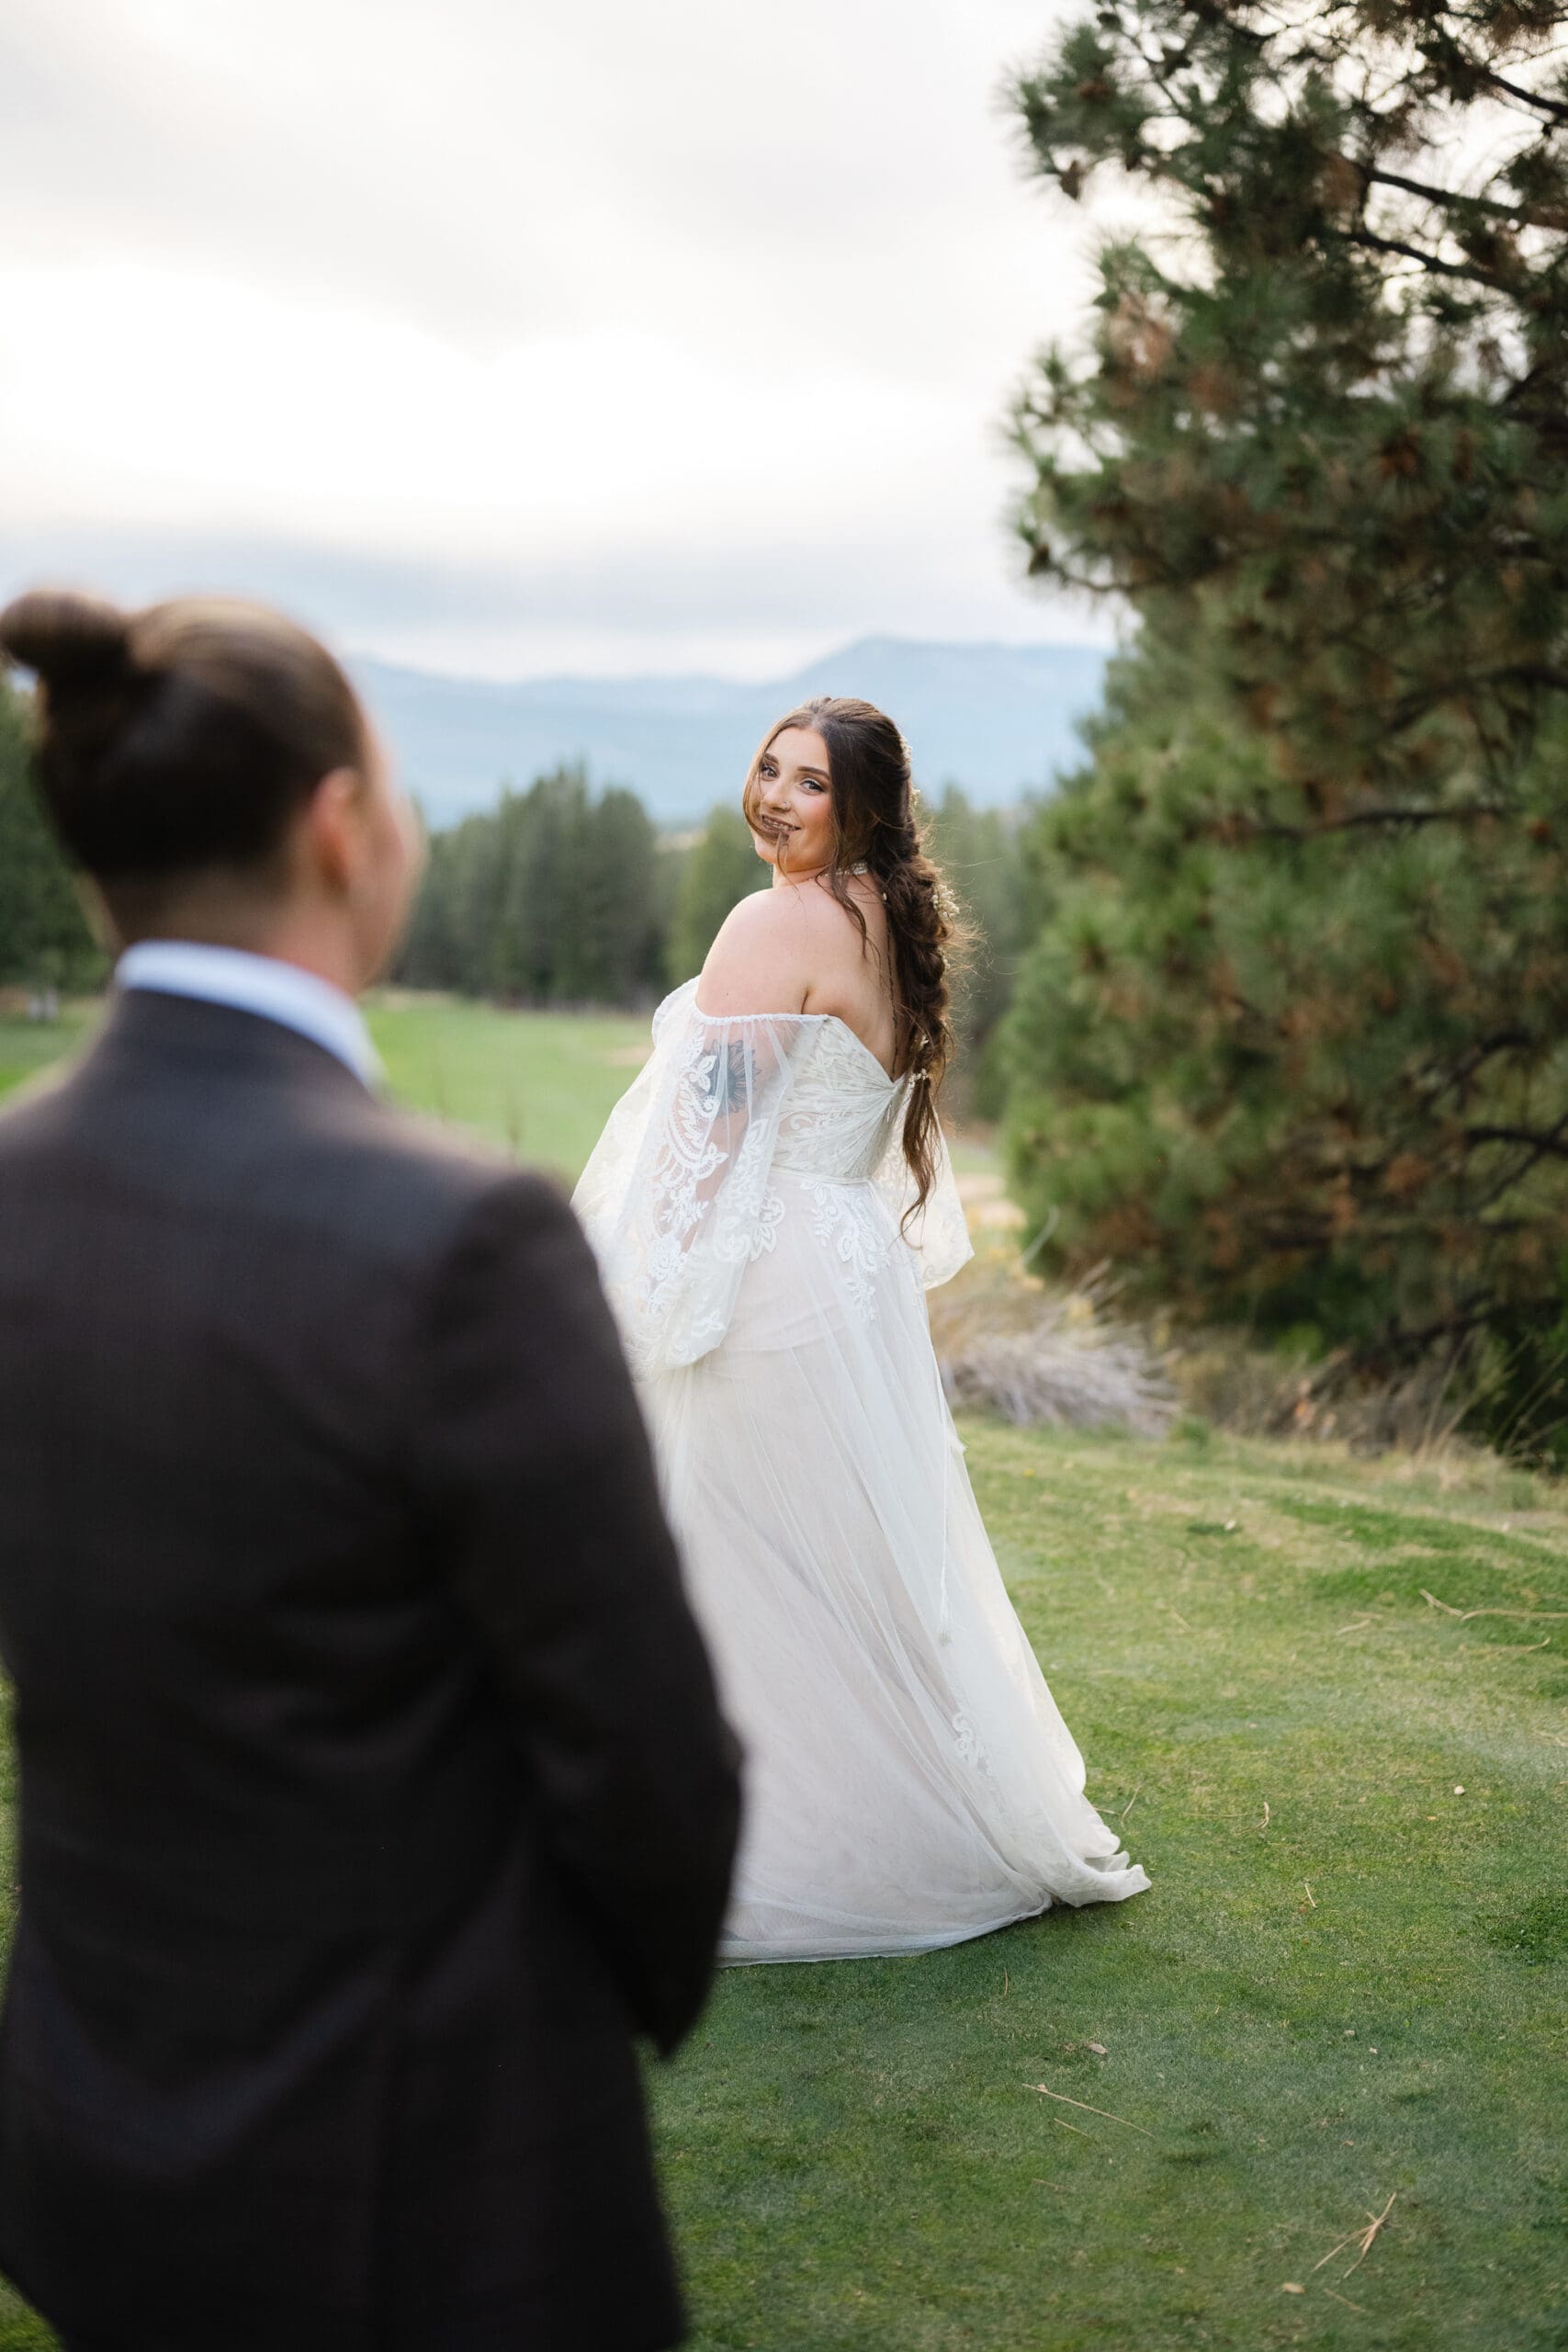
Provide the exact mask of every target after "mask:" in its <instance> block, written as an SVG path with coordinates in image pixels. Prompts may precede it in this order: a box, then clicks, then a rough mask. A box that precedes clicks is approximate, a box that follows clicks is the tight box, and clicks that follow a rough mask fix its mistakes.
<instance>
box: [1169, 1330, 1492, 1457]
mask: <svg viewBox="0 0 1568 2352" xmlns="http://www.w3.org/2000/svg"><path fill="white" fill-rule="evenodd" d="M1168 1362H1169V1364H1170V1371H1171V1377H1172V1380H1173V1381H1174V1383H1175V1385H1176V1388H1177V1391H1178V1393H1179V1396H1180V1398H1181V1402H1182V1406H1183V1408H1185V1410H1186V1411H1188V1412H1189V1413H1191V1414H1194V1415H1196V1416H1197V1417H1198V1418H1199V1419H1202V1420H1206V1421H1210V1422H1212V1423H1213V1425H1214V1427H1215V1428H1217V1429H1224V1430H1233V1431H1234V1432H1235V1435H1236V1436H1238V1437H1291V1438H1306V1439H1316V1440H1321V1439H1335V1440H1337V1441H1338V1442H1340V1443H1342V1444H1343V1445H1345V1446H1347V1447H1348V1450H1349V1451H1350V1452H1351V1453H1365V1454H1376V1453H1413V1454H1420V1455H1422V1456H1426V1457H1430V1456H1433V1455H1435V1454H1438V1453H1442V1452H1443V1451H1445V1450H1446V1449H1450V1448H1459V1449H1461V1450H1465V1449H1466V1447H1467V1442H1466V1441H1465V1440H1463V1439H1462V1438H1461V1437H1460V1436H1459V1435H1458V1434H1457V1431H1458V1427H1459V1423H1460V1421H1461V1419H1463V1416H1464V1414H1465V1412H1466V1410H1467V1408H1468V1407H1469V1405H1470V1403H1471V1401H1472V1399H1471V1396H1470V1393H1469V1390H1468V1388H1466V1387H1464V1386H1463V1385H1462V1384H1461V1383H1459V1382H1456V1380H1455V1379H1454V1377H1453V1374H1452V1372H1451V1369H1450V1367H1448V1366H1446V1365H1444V1364H1441V1363H1437V1362H1435V1361H1428V1362H1427V1363H1423V1364H1417V1365H1416V1366H1415V1367H1414V1368H1413V1369H1412V1370H1411V1371H1410V1372H1408V1373H1406V1374H1404V1375H1403V1376H1402V1377H1401V1378H1399V1379H1396V1380H1389V1381H1382V1382H1372V1381H1369V1380H1367V1379H1366V1378H1365V1377H1364V1376H1358V1375H1357V1374H1356V1372H1355V1370H1354V1368H1353V1366H1352V1364H1351V1362H1350V1357H1349V1351H1348V1350H1347V1349H1343V1348H1338V1349H1334V1350H1332V1351H1330V1352H1329V1353H1328V1354H1327V1355H1325V1356H1323V1357H1321V1358H1319V1359H1318V1360H1316V1361H1315V1362H1313V1363H1303V1361H1302V1360H1301V1359H1300V1358H1299V1357H1297V1358H1294V1359H1292V1357H1290V1356H1289V1355H1281V1354H1279V1353H1269V1352H1268V1351H1265V1350H1263V1349H1261V1348H1259V1347H1258V1346H1256V1345H1255V1344H1252V1343H1249V1341H1248V1340H1247V1335H1246V1334H1245V1332H1236V1331H1223V1330H1221V1331H1201V1332H1196V1333H1194V1334H1193V1335H1192V1337H1191V1339H1190V1340H1188V1341H1186V1342H1185V1343H1184V1344H1183V1345H1182V1346H1181V1347H1180V1348H1179V1349H1177V1350H1175V1351H1172V1353H1171V1354H1170V1356H1169V1358H1168ZM1469 1450H1472V1451H1480V1452H1483V1453H1484V1452H1485V1450H1486V1449H1485V1448H1479V1449H1474V1448H1470V1449H1469Z"/></svg>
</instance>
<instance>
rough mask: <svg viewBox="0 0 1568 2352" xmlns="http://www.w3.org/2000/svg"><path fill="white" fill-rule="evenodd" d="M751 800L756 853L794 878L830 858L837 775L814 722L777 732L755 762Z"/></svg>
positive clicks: (816, 869) (811, 871)
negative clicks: (832, 768) (813, 725)
mask: <svg viewBox="0 0 1568 2352" xmlns="http://www.w3.org/2000/svg"><path fill="white" fill-rule="evenodd" d="M751 805H752V815H751V818H750V825H751V839H752V842H753V843H754V844H755V847H756V851H757V854H758V856H759V857H761V858H765V859H766V861H767V863H768V864H769V865H772V866H776V867H778V868H779V870H780V872H781V873H783V874H784V875H787V876H788V877H789V879H790V880H791V881H792V882H793V881H795V880H796V879H797V878H799V877H801V876H805V875H807V874H819V873H820V872H821V871H822V869H823V867H824V866H825V865H828V864H829V861H830V859H831V857H832V854H833V779H832V771H831V769H830V767H829V762H828V746H827V744H826V743H825V742H824V741H823V740H822V738H821V736H820V735H818V733H817V731H816V729H815V728H810V727H786V728H784V729H783V731H782V732H781V733H780V734H777V735H775V736H774V737H773V741H772V742H771V743H770V744H769V745H768V748H767V750H766V751H765V752H763V753H762V754H761V758H760V759H759V760H758V762H757V775H756V782H755V785H754V786H753V788H752V793H751ZM781 851H782V853H783V854H782V858H781Z"/></svg>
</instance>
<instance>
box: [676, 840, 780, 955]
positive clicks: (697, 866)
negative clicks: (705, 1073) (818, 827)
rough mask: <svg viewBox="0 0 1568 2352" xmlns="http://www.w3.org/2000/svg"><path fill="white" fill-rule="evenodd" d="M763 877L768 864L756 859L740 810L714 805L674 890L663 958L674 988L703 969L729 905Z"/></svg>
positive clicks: (757, 886)
mask: <svg viewBox="0 0 1568 2352" xmlns="http://www.w3.org/2000/svg"><path fill="white" fill-rule="evenodd" d="M766 881H767V868H766V867H765V866H764V865H761V864H760V863H759V861H758V857H757V852H756V847H755V845H754V843H753V842H752V839H751V835H750V831H749V830H748V828H747V824H746V820H745V819H744V817H742V816H741V814H740V811H739V809H732V808H728V807H720V808H717V809H714V810H713V811H712V812H711V813H710V815H709V817H708V820H707V823H706V824H705V826H704V828H703V830H702V831H701V833H700V834H699V835H698V837H697V839H696V840H695V841H694V842H693V843H692V846H691V847H690V849H688V850H687V852H686V854H685V862H684V864H683V865H682V869H681V876H680V881H679V883H678V885H677V888H676V896H675V911H674V917H673V920H672V922H671V927H670V944H669V947H668V949H667V951H666V956H665V973H666V976H667V978H668V979H669V981H670V984H671V987H672V988H678V987H679V986H680V984H681V982H682V980H689V979H690V978H692V976H693V974H694V973H695V972H700V971H701V970H702V967H703V958H704V957H705V956H706V954H707V952H708V949H709V948H710V947H711V946H712V945H713V943H714V940H715V938H716V935H717V933H718V928H719V925H720V924H721V923H722V922H723V921H724V918H725V916H726V915H727V914H728V912H729V910H730V908H731V907H733V906H734V905H735V904H736V902H737V901H738V900H739V899H744V898H745V897H747V896H748V894H749V893H750V891H752V890H758V889H761V888H763V887H764V886H765V884H766Z"/></svg>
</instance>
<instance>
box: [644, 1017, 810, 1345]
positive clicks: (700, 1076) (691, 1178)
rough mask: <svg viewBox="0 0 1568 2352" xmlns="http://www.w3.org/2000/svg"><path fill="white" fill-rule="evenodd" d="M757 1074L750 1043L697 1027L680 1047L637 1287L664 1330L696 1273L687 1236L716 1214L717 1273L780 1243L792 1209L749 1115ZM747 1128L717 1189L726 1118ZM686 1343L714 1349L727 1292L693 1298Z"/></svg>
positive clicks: (713, 1249) (713, 1253) (711, 1252)
mask: <svg viewBox="0 0 1568 2352" xmlns="http://www.w3.org/2000/svg"><path fill="white" fill-rule="evenodd" d="M752 1082H753V1072H752V1069H751V1067H750V1052H749V1049H748V1047H747V1046H746V1045H745V1044H743V1043H741V1042H738V1041H736V1040H734V1039H729V1040H727V1041H726V1043H725V1044H724V1045H723V1046H718V1047H715V1046H712V1045H710V1044H709V1042H708V1040H707V1039H706V1037H705V1035H704V1033H703V1031H702V1029H701V1028H698V1029H695V1030H694V1033H693V1034H692V1035H691V1036H690V1037H689V1038H688V1039H687V1040H686V1041H685V1042H684V1044H683V1046H682V1049H681V1055H680V1060H679V1064H678V1067H677V1070H676V1077H675V1083H674V1087H673V1089H672V1091H671V1098H670V1106H669V1117H668V1121H667V1123H666V1125H665V1127H664V1130H663V1135H662V1138H661V1142H660V1149H659V1151H658V1154H657V1157H656V1158H655V1159H654V1161H653V1165H652V1168H651V1170H649V1193H650V1196H651V1197H650V1200H649V1209H650V1212H651V1216H650V1224H651V1227H652V1230H653V1234H654V1239H653V1241H652V1244H651V1246H650V1248H649V1252H648V1258H647V1262H646V1264H645V1265H644V1266H643V1268H642V1269H641V1271H640V1272H639V1273H638V1275H637V1278H636V1279H635V1281H634V1282H633V1283H632V1284H631V1285H630V1291H631V1296H632V1299H633V1301H634V1302H635V1305H636V1306H637V1311H638V1313H639V1315H640V1316H641V1317H644V1318H645V1320H646V1322H647V1324H648V1325H649V1327H650V1328H651V1329H661V1328H662V1326H663V1324H664V1322H665V1320H666V1317H667V1316H668V1315H669V1313H670V1311H671V1308H672V1307H673V1306H674V1304H675V1302H676V1300H677V1299H678V1297H679V1296H680V1295H681V1293H682V1290H683V1289H684V1288H685V1287H686V1285H687V1283H688V1279H689V1276H690V1272H691V1269H690V1266H689V1263H688V1244H687V1237H688V1236H689V1235H690V1233H691V1232H692V1229H693V1227H694V1226H697V1225H700V1224H701V1223H702V1221H703V1219H704V1218H705V1217H710V1218H711V1232H710V1238H709V1248H708V1251H707V1258H708V1261H709V1263H710V1264H712V1265H713V1266H716V1267H726V1268H728V1267H735V1266H743V1265H747V1264H750V1262H751V1261H753V1260H754V1259H757V1258H760V1257H761V1255H762V1252H763V1251H764V1250H772V1249H773V1247H774V1245H775V1244H776V1242H777V1240H778V1235H779V1224H780V1221H781V1219H782V1218H783V1216H784V1201H783V1199H782V1198H781V1196H780V1195H779V1194H778V1193H776V1192H774V1191H773V1189H772V1187H771V1186H770V1184H769V1182H768V1177H769V1172H770V1162H771V1158H772V1152H771V1147H770V1148H764V1145H765V1144H766V1143H768V1140H769V1139H768V1138H767V1136H766V1131H765V1129H764V1128H762V1127H759V1126H758V1125H754V1124H753V1123H752V1122H751V1120H750V1118H749V1116H748V1112H749V1109H750V1098H751V1092H752ZM727 1119H728V1120H732V1121H734V1122H736V1123H737V1124H738V1125H739V1131H740V1132H739V1146H738V1148H737V1149H736V1151H735V1153H734V1155H733V1165H732V1166H731V1167H730V1168H729V1171H728V1174H727V1175H725V1176H723V1177H722V1178H721V1179H720V1181H719V1182H718V1183H717V1184H714V1183H713V1181H712V1180H713V1179H714V1178H716V1177H718V1176H719V1171H720V1170H721V1169H723V1168H724V1167H725V1165H726V1163H727V1162H728V1161H730V1159H731V1154H730V1153H729V1152H728V1151H726V1150H725V1149H724V1148H723V1147H722V1146H721V1145H719V1144H718V1143H716V1141H715V1140H714V1136H715V1130H716V1127H722V1126H723V1125H724V1123H725V1122H726V1120H727ZM691 1308H692V1311H691V1314H690V1317H689V1318H688V1322H687V1327H686V1344H687V1346H688V1347H690V1348H691V1349H692V1350H693V1351H694V1353H696V1354H701V1353H702V1352H704V1351H705V1349H707V1348H709V1347H713V1346H716V1344H717V1342H718V1341H719V1340H721V1339H722V1338H723V1337H724V1331H725V1327H726V1324H727V1323H728V1296H716V1297H714V1298H712V1299H711V1300H710V1301H704V1300H703V1299H701V1298H696V1299H694V1300H693V1301H692V1302H691Z"/></svg>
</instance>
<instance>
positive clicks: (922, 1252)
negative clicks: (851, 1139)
mask: <svg viewBox="0 0 1568 2352" xmlns="http://www.w3.org/2000/svg"><path fill="white" fill-rule="evenodd" d="M901 1129H902V1122H899V1123H898V1124H897V1125H895V1128H894V1132H893V1134H892V1136H890V1138H889V1140H888V1145H887V1149H886V1152H885V1153H884V1154H883V1157H882V1161H881V1164H880V1166H879V1167H878V1169H877V1170H876V1178H875V1182H876V1188H877V1190H878V1192H879V1193H881V1194H882V1197H883V1199H884V1200H885V1201H886V1204H887V1207H888V1212H889V1214H890V1215H891V1216H892V1218H893V1222H894V1224H895V1225H902V1220H903V1216H904V1213H905V1211H906V1210H907V1209H908V1206H909V1204H910V1203H911V1202H912V1201H913V1199H914V1197H915V1180H914V1177H913V1175H912V1174H911V1173H910V1170H909V1163H908V1160H907V1159H905V1157H904V1146H903V1140H902V1133H901ZM903 1232H904V1238H905V1239H906V1241H907V1242H908V1245H909V1247H910V1249H911V1250H913V1251H914V1253H915V1256H916V1259H917V1260H918V1261H919V1269H920V1283H921V1285H922V1287H923V1288H924V1289H926V1290H935V1288H936V1286H937V1284H938V1283H945V1282H951V1281H952V1279H953V1275H954V1274H955V1273H956V1272H958V1269H959V1268H960V1266H963V1265H966V1264H967V1263H968V1261H969V1260H970V1259H971V1258H972V1257H973V1256H974V1255H975V1245H974V1243H973V1242H972V1241H971V1240H970V1238H969V1227H968V1224H967V1222H966V1220H965V1218H964V1204H963V1202H962V1201H961V1200H960V1199H959V1197H958V1180H957V1178H956V1177H955V1176H954V1175H953V1161H952V1159H951V1158H950V1157H949V1154H948V1148H947V1137H946V1136H944V1135H943V1133H942V1129H941V1128H940V1127H938V1129H937V1131H936V1169H935V1172H934V1174H933V1176H932V1179H931V1191H930V1192H929V1193H927V1195H926V1202H925V1206H924V1207H923V1208H922V1209H919V1210H918V1211H917V1213H916V1214H915V1216H912V1217H911V1218H910V1219H909V1222H908V1225H907V1226H904V1227H903Z"/></svg>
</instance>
